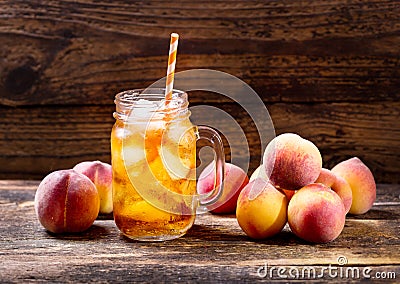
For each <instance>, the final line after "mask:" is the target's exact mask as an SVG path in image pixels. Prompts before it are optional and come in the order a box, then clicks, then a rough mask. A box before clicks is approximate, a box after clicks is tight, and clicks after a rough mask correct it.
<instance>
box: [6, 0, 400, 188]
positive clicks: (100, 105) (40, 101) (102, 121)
mask: <svg viewBox="0 0 400 284" xmlns="http://www.w3.org/2000/svg"><path fill="white" fill-rule="evenodd" d="M399 15H400V2H399V1H362V0H360V1H344V0H343V1H339V0H324V1H314V0H308V1H295V0H283V1H222V0H221V1H127V0H125V1H122V0H119V1H111V0H103V1H94V0H82V1H72V0H71V1H68V0H67V1H48V0H40V1H39V0H31V1H16V0H14V1H11V0H2V1H1V2H0V178H3V179H4V178H5V179H9V178H23V179H27V178H35V179H40V178H42V177H44V175H46V174H47V173H48V172H49V171H52V170H55V169H61V168H67V167H71V166H73V165H74V164H75V163H77V162H79V161H82V160H92V159H100V160H103V161H109V160H110V143H109V139H110V138H109V137H110V131H111V127H112V125H113V122H114V119H113V117H112V112H113V110H114V105H113V97H114V95H115V93H117V92H119V91H121V90H124V89H130V88H142V87H146V86H147V85H148V84H150V83H152V82H154V81H156V80H158V79H159V78H161V77H163V76H165V71H166V61H167V52H168V42H169V34H170V33H171V32H178V33H179V34H180V36H181V40H180V42H179V51H178V63H177V71H182V70H187V69H194V68H209V69H215V70H220V71H224V72H227V73H229V74H232V75H234V76H237V77H238V78H240V79H242V80H244V81H245V82H247V83H248V84H249V85H250V86H251V87H252V88H254V89H255V90H256V91H257V93H258V94H259V95H260V96H261V97H262V99H263V101H264V103H265V104H266V106H267V107H268V110H269V112H270V114H271V117H272V119H273V122H274V125H275V128H276V133H277V134H279V133H283V132H296V133H298V134H300V135H302V136H303V137H305V138H308V139H310V140H312V141H313V142H314V143H315V144H316V145H317V146H318V147H319V148H320V150H321V152H322V154H323V159H324V166H326V167H328V168H329V167H332V166H333V165H335V164H336V163H337V162H339V161H341V160H343V159H346V158H349V157H351V156H358V157H360V158H361V159H362V160H363V161H364V162H365V163H366V164H367V165H368V166H369V167H370V168H371V169H372V170H373V173H374V175H375V177H376V180H377V181H378V182H381V183H382V182H384V183H399V182H400V175H399V172H400V171H399V169H400V122H399V120H400V70H399V69H400V68H399V67H400V17H399ZM190 102H191V104H192V105H196V104H201V103H208V104H212V105H214V106H216V107H218V108H221V109H226V110H230V111H232V112H233V113H236V117H237V119H238V121H239V123H240V124H241V125H242V126H243V127H245V131H246V133H247V135H248V137H249V138H250V140H254V141H256V137H253V136H252V135H255V132H254V131H252V129H251V127H249V126H248V125H249V124H248V121H247V118H246V116H245V115H244V114H240V113H238V112H237V111H235V110H236V108H237V106H235V104H233V103H232V102H230V101H228V100H225V99H224V98H221V97H219V98H218V97H215V96H214V97H213V96H210V97H209V99H208V101H207V100H206V101H204V96H202V95H201V94H196V93H194V94H192V95H191V96H190ZM239 110H240V109H239ZM252 155H253V156H254V157H256V158H255V159H253V160H252V164H251V169H254V168H255V167H256V166H257V163H256V162H257V157H258V159H259V155H260V153H259V151H258V152H257V150H254V151H253V152H252Z"/></svg>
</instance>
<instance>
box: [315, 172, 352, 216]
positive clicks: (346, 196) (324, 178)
mask: <svg viewBox="0 0 400 284" xmlns="http://www.w3.org/2000/svg"><path fill="white" fill-rule="evenodd" d="M315 182H316V183H322V184H324V185H326V186H328V187H330V188H331V189H332V190H333V191H334V192H336V193H337V194H338V195H339V197H340V198H341V199H342V201H343V204H344V208H345V211H346V214H347V213H348V212H349V210H350V207H351V203H352V200H353V194H352V192H351V187H350V185H349V184H348V182H347V181H346V180H344V179H343V178H342V177H340V176H338V175H336V174H335V173H333V172H332V171H330V170H328V169H325V168H323V169H322V170H321V173H320V175H319V177H318V178H317V180H316V181H315Z"/></svg>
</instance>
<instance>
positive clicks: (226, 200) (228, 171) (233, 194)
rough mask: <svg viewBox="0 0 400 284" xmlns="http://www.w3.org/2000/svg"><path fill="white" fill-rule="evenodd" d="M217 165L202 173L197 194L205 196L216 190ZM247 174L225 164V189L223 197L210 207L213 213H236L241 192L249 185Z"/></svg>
mask: <svg viewBox="0 0 400 284" xmlns="http://www.w3.org/2000/svg"><path fill="white" fill-rule="evenodd" d="M214 167H215V164H214V163H211V164H209V165H208V166H207V167H205V168H204V170H203V171H202V172H201V174H200V176H199V180H198V182H197V192H198V193H199V194H204V193H208V192H210V191H212V190H213V189H214V180H215V170H214ZM248 182H249V178H248V177H247V175H246V173H245V172H244V171H243V170H242V169H241V168H239V167H238V166H236V165H233V164H231V163H225V175H224V188H223V192H222V195H221V197H220V198H219V199H218V201H217V202H216V203H214V204H213V205H210V206H209V207H208V209H209V210H211V212H213V213H220V214H223V213H232V212H235V209H236V203H237V199H238V196H239V194H240V191H241V190H242V188H243V187H244V186H245V185H246V184H248Z"/></svg>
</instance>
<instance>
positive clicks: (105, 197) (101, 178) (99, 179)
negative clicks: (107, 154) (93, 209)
mask: <svg viewBox="0 0 400 284" xmlns="http://www.w3.org/2000/svg"><path fill="white" fill-rule="evenodd" d="M73 169H74V170H75V171H77V172H78V173H81V174H84V175H85V176H87V177H88V178H90V180H91V181H92V182H93V183H94V185H95V186H96V188H97V191H98V193H99V197H100V213H104V214H109V213H111V212H112V211H113V201H112V169H111V165H110V164H107V163H102V162H100V161H93V162H82V163H79V164H77V165H76V166H75V167H74V168H73Z"/></svg>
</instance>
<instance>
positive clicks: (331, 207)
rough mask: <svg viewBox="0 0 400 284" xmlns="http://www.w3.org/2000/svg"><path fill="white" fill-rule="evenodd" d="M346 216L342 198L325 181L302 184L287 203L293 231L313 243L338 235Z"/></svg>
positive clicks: (289, 221) (330, 239)
mask: <svg viewBox="0 0 400 284" xmlns="http://www.w3.org/2000/svg"><path fill="white" fill-rule="evenodd" d="M345 218H346V211H345V208H344V205H343V202H342V200H341V198H340V197H339V195H337V194H336V193H335V192H334V191H333V190H331V189H330V188H329V187H327V186H326V185H324V184H322V183H312V184H309V185H306V186H305V187H303V188H301V189H300V190H299V191H297V192H296V194H295V195H294V196H293V198H292V200H290V202H289V206H288V223H289V226H290V229H291V230H292V232H293V233H294V234H295V235H296V236H298V237H299V238H301V239H303V240H306V241H309V242H313V243H327V242H330V241H333V240H334V239H336V238H337V237H338V236H339V235H340V233H341V232H342V230H343V228H344V223H345Z"/></svg>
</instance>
